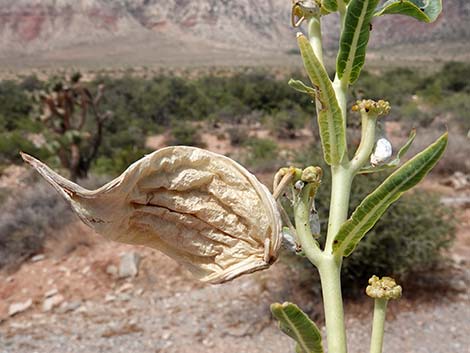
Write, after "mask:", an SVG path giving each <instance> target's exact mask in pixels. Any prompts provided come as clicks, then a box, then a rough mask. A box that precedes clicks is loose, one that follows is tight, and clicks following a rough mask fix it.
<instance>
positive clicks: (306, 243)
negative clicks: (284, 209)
mask: <svg viewBox="0 0 470 353" xmlns="http://www.w3.org/2000/svg"><path fill="white" fill-rule="evenodd" d="M310 187H311V186H310V185H307V186H306V187H304V189H303V190H302V192H301V193H300V195H299V200H297V201H296V203H295V205H294V217H295V229H296V232H297V236H298V238H299V239H298V240H299V241H300V244H301V246H302V250H303V252H304V253H305V255H306V256H307V258H308V259H309V260H310V262H311V263H312V264H314V265H315V266H318V265H319V261H320V259H321V257H322V255H323V254H322V252H321V250H320V247H319V245H318V243H317V242H316V241H315V239H314V238H313V235H312V231H311V229H310V212H311V210H310V202H309V193H310Z"/></svg>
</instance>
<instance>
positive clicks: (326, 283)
mask: <svg viewBox="0 0 470 353" xmlns="http://www.w3.org/2000/svg"><path fill="white" fill-rule="evenodd" d="M318 271H319V272H320V280H321V287H322V296H323V307H324V310H325V324H326V331H327V332H326V333H327V336H326V339H327V344H328V352H331V353H346V352H347V344H346V329H345V326H344V312H343V299H342V294H341V258H339V259H338V258H335V257H333V256H331V255H330V256H327V255H326V254H324V256H323V258H322V261H321V263H320V264H319V266H318Z"/></svg>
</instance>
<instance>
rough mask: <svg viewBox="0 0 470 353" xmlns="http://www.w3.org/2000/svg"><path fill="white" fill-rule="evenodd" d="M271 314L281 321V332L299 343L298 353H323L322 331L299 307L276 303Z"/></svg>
mask: <svg viewBox="0 0 470 353" xmlns="http://www.w3.org/2000/svg"><path fill="white" fill-rule="evenodd" d="M271 312H272V313H273V316H274V317H275V318H276V319H277V320H278V321H279V328H280V329H281V331H282V332H284V333H285V334H286V335H288V336H289V337H291V338H293V339H294V340H295V341H296V342H297V345H296V348H295V351H296V352H298V353H323V348H322V338H321V333H320V330H319V329H318V327H317V325H315V323H314V322H313V321H312V320H310V318H309V317H308V316H307V314H305V313H304V312H303V311H302V310H301V309H300V308H299V307H298V306H297V305H295V304H292V303H287V302H286V303H283V304H279V303H274V304H271Z"/></svg>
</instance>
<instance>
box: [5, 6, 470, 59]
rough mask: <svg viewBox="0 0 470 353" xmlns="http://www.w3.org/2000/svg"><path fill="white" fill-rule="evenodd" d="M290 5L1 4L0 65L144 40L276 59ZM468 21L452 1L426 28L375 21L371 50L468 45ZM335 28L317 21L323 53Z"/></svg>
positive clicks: (468, 9) (327, 20) (334, 20)
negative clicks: (430, 44)
mask: <svg viewBox="0 0 470 353" xmlns="http://www.w3.org/2000/svg"><path fill="white" fill-rule="evenodd" d="M446 5H447V6H446ZM290 6H291V1H290V0H266V1H263V2H261V1H252V0H237V1H230V0H192V1H191V0H167V1H161V0H75V1H74V0H0V58H3V59H12V58H17V57H24V56H28V55H29V56H32V57H31V58H30V59H31V60H33V59H34V57H35V56H37V57H41V55H43V54H44V55H46V56H51V55H52V57H54V55H55V54H54V53H61V52H63V51H64V50H69V49H71V48H73V49H76V50H80V49H81V48H83V50H88V51H89V50H90V49H89V48H90V47H99V46H100V45H101V46H102V47H103V48H105V47H106V48H107V47H110V48H113V47H116V48H117V47H118V45H117V44H119V43H121V42H123V43H127V44H126V45H127V46H128V48H129V50H130V51H131V52H132V48H131V47H132V43H133V42H135V43H139V42H144V41H147V42H148V44H149V46H153V47H155V48H158V47H159V41H161V43H165V45H162V48H164V47H165V46H166V45H169V46H171V43H175V45H182V46H183V47H186V48H187V47H190V46H193V47H194V48H193V52H194V53H197V51H198V50H197V48H198V47H200V48H201V50H208V48H222V49H223V50H228V51H233V52H236V51H242V52H243V51H248V52H253V53H256V52H259V53H263V54H265V55H266V54H269V55H277V54H276V53H278V54H281V53H285V52H287V51H289V50H292V48H294V47H295V41H294V40H293V33H294V32H295V31H294V29H292V28H290V26H289V20H290ZM469 14H470V3H468V2H466V1H463V0H453V1H449V2H448V3H447V4H446V3H444V11H443V14H442V15H441V17H440V18H439V19H438V20H437V21H436V22H435V23H433V24H423V23H420V22H418V21H416V20H414V19H412V18H408V17H405V16H396V15H395V16H383V17H380V18H376V19H375V20H374V23H373V31H372V35H371V41H370V45H371V47H373V48H380V47H381V46H384V45H385V46H390V45H394V44H397V45H399V44H402V43H423V42H446V41H452V40H458V41H459V40H462V41H464V42H466V41H467V42H468V40H467V39H466V38H468V37H469V36H470V28H468V27H469V26H468V25H467V23H468V20H469V19H470V15H469ZM338 27H339V20H338V17H337V16H335V15H328V16H326V17H324V26H323V28H324V29H323V31H324V34H325V39H324V46H325V48H326V50H327V51H328V50H333V49H335V48H336V47H337V45H338V44H337V43H338V39H339V38H338V33H337V31H335V30H333V29H336V28H338ZM151 42H153V43H151ZM138 50H140V49H139V48H138V47H136V51H138ZM96 54H98V53H96ZM137 54H138V53H135V55H137ZM87 55H89V56H93V53H89V54H87ZM159 55H165V52H164V51H162V50H160V51H159Z"/></svg>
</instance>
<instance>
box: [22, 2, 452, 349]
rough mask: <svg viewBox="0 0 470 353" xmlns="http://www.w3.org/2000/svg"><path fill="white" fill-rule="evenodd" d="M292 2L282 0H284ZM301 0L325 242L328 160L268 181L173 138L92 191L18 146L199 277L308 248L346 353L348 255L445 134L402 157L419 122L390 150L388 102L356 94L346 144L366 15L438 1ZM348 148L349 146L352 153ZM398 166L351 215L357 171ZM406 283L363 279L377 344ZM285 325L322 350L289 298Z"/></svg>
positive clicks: (423, 170) (114, 226)
mask: <svg viewBox="0 0 470 353" xmlns="http://www.w3.org/2000/svg"><path fill="white" fill-rule="evenodd" d="M286 1H287V0H286ZM379 2H380V1H379V0H349V1H348V0H294V1H293V2H292V17H291V20H292V25H293V26H294V27H296V28H300V27H302V26H303V25H305V26H306V28H307V31H306V33H307V34H303V33H301V32H299V33H298V34H297V43H298V46H299V49H300V54H301V56H302V60H303V63H304V66H305V70H306V72H307V75H308V77H309V79H310V83H309V84H306V83H304V82H301V81H299V80H295V79H291V80H290V81H289V85H290V86H291V87H292V88H293V89H295V90H297V91H300V92H302V93H304V94H307V95H308V96H310V97H311V99H312V101H314V102H315V105H316V117H317V120H318V127H319V133H320V137H321V145H322V148H323V157H324V160H325V162H326V163H327V164H328V165H329V167H330V168H331V176H332V189H331V199H330V213H329V218H328V228H327V233H326V241H325V243H324V245H320V243H319V241H318V238H319V237H320V230H319V227H318V218H317V217H318V216H317V214H316V210H315V205H314V198H315V193H316V191H317V190H318V188H319V187H321V179H322V169H321V168H320V167H317V166H307V167H305V168H295V167H286V168H281V169H280V170H279V171H278V172H277V173H276V175H275V176H274V185H273V192H272V193H271V192H270V191H269V190H268V189H267V188H266V187H265V186H264V185H262V184H261V183H260V182H259V181H258V180H257V179H256V177H255V176H253V175H252V174H251V173H250V172H248V171H247V170H246V169H245V168H244V167H243V166H241V165H239V164H238V163H237V162H235V161H233V160H231V159H230V158H228V157H225V156H222V155H219V154H216V153H212V152H209V151H205V150H203V149H199V148H195V147H184V146H176V147H167V148H164V149H161V150H158V151H155V152H153V153H151V154H149V155H147V156H145V157H143V158H142V159H140V160H139V161H137V162H135V163H134V164H132V165H131V166H130V167H129V168H128V169H127V170H126V171H125V172H124V173H123V174H122V175H121V176H119V177H118V178H116V179H114V180H112V181H110V182H109V183H108V184H106V185H104V186H102V187H101V188H99V189H97V190H87V189H84V188H82V187H81V186H79V185H77V184H75V183H73V182H71V181H69V180H67V179H65V178H63V177H62V176H60V175H59V174H57V173H56V172H54V171H53V170H51V169H50V168H49V167H47V166H46V165H45V164H44V163H42V162H40V161H38V160H37V159H35V158H33V157H31V156H29V155H26V154H22V157H23V159H24V160H25V161H26V162H27V163H29V164H30V165H31V166H32V167H33V168H35V169H36V170H37V171H38V172H39V173H40V174H41V175H42V176H43V177H44V178H45V179H46V180H47V181H48V182H49V183H50V184H52V186H53V187H54V188H55V189H57V191H58V192H59V193H60V194H61V195H62V196H63V197H64V198H65V199H66V200H67V201H68V202H69V203H70V204H71V206H72V208H73V210H74V211H75V212H76V213H77V214H78V216H79V217H80V219H81V220H82V221H83V222H85V223H86V224H87V225H89V226H90V227H92V228H93V229H95V230H96V231H97V232H98V233H101V234H102V235H104V236H105V237H107V238H109V239H112V240H115V241H119V242H124V243H130V244H140V245H146V246H149V247H152V248H155V249H158V250H160V251H162V252H164V253H165V254H167V255H168V256H170V257H172V258H173V259H175V260H176V261H178V262H179V263H181V264H182V265H183V266H185V267H186V268H187V269H188V270H190V271H191V272H192V273H193V274H194V275H195V276H196V277H197V278H198V279H199V280H201V281H204V282H207V283H213V284H219V283H224V282H227V281H230V280H233V279H234V278H236V277H238V276H240V275H243V274H247V273H251V272H254V271H258V270H262V269H266V268H268V267H269V266H270V265H271V264H272V263H274V262H275V261H276V259H277V258H278V255H279V251H280V247H281V244H282V243H284V244H286V246H287V247H289V248H291V249H292V250H293V251H295V252H296V253H297V254H299V255H302V256H305V257H307V258H308V259H309V260H310V262H311V263H312V264H313V265H314V266H315V267H316V268H317V270H318V272H319V274H320V280H321V287H322V296H323V305H324V316H325V325H326V338H327V347H328V352H330V353H346V352H347V342H346V330H345V324H344V313H343V299H342V294H341V281H340V273H341V264H342V261H343V258H344V257H347V256H349V255H350V254H351V253H352V252H353V251H354V249H355V248H356V246H357V245H358V243H359V242H360V241H361V239H362V238H363V237H364V236H365V234H366V233H367V232H368V231H369V230H370V229H371V228H372V227H373V226H374V225H375V223H376V222H377V221H378V220H379V219H380V217H381V216H382V215H383V214H384V213H385V211H386V210H387V208H388V207H389V206H390V205H391V204H392V203H394V202H395V201H397V200H398V199H399V198H400V197H401V195H402V194H403V193H404V192H405V191H407V190H409V189H411V188H412V187H413V186H415V185H416V184H417V183H418V182H420V181H421V180H422V179H423V178H424V177H425V176H426V175H427V173H428V172H429V171H430V170H431V169H432V168H433V166H434V165H435V164H436V163H437V162H438V161H439V159H440V158H441V156H442V154H443V153H444V150H445V148H446V145H447V134H444V135H442V136H441V137H440V138H439V139H437V140H436V141H435V142H434V143H433V144H432V145H430V146H429V147H428V148H426V149H425V150H423V151H422V152H420V153H418V154H417V155H416V156H414V157H413V158H411V159H409V160H408V161H407V162H406V163H404V164H402V165H401V159H402V157H403V155H404V154H405V153H406V152H407V150H408V149H409V147H410V145H411V143H412V141H413V139H414V138H415V131H411V133H410V137H409V139H408V141H407V142H406V143H405V144H404V146H403V147H401V148H400V149H399V151H398V153H397V154H396V156H395V157H392V148H391V145H390V143H389V142H388V141H387V140H386V139H384V138H378V136H377V135H378V134H376V130H377V122H378V120H379V119H381V118H382V117H383V116H385V115H387V114H388V113H389V111H390V104H389V103H388V102H387V101H385V100H379V101H373V100H369V99H365V100H361V101H358V102H356V103H355V104H354V105H352V109H351V110H352V114H357V115H359V116H360V118H361V124H362V133H361V142H360V144H359V146H358V147H357V150H356V151H355V152H354V154H352V153H351V154H350V153H349V152H348V143H347V136H346V122H347V118H348V115H349V114H348V113H349V112H348V109H347V107H348V102H347V96H348V90H349V87H350V86H351V85H353V84H354V83H355V82H356V80H357V79H358V77H359V75H360V73H361V69H362V67H363V65H364V61H365V57H366V49H367V43H368V41H369V36H370V33H371V22H372V20H373V19H374V18H377V21H379V20H380V17H381V16H385V15H406V16H411V17H413V18H415V19H417V20H419V21H423V22H433V21H435V20H436V18H437V17H438V15H439V14H440V12H441V10H442V4H441V0H389V1H386V2H385V3H383V4H381V5H380V4H379ZM335 12H338V13H339V17H340V24H341V26H340V27H341V28H340V31H341V33H340V43H339V50H338V54H337V60H336V74H335V76H334V79H333V80H331V79H330V78H329V76H328V74H327V71H326V69H325V65H324V61H323V53H322V33H321V27H322V26H321V22H322V18H323V17H324V16H327V15H329V14H331V13H335ZM349 155H353V157H352V158H349V157H348V156H349ZM386 170H388V171H391V170H394V171H393V173H392V174H390V176H388V177H387V178H386V179H385V180H384V181H383V182H382V184H381V185H379V186H378V187H377V188H376V189H375V190H374V191H373V192H372V193H370V194H369V195H368V196H367V197H366V198H365V199H364V200H363V201H362V202H361V203H360V204H359V206H357V208H356V209H355V211H354V212H353V213H352V214H351V215H348V206H349V198H350V193H351V188H352V185H353V180H354V177H355V176H356V175H358V174H364V173H377V172H381V171H386ZM401 292H402V288H401V287H400V286H399V285H397V284H396V283H395V280H394V279H392V278H390V277H382V278H379V277H377V276H373V277H372V278H371V279H370V280H369V286H368V287H367V289H366V293H367V295H368V296H370V297H371V298H373V299H374V302H375V306H374V314H373V324H372V334H371V345H370V352H371V353H380V352H382V345H383V344H382V343H383V336H384V323H385V316H386V315H385V314H386V308H387V303H388V301H389V300H390V299H397V298H399V297H400V296H401ZM271 311H272V314H273V316H274V317H275V318H276V319H277V320H278V321H279V327H280V329H281V330H282V331H283V332H284V333H285V334H287V335H289V336H290V337H292V338H293V339H294V340H295V342H296V348H295V350H296V352H299V353H321V352H323V342H322V335H321V333H320V330H319V329H318V327H317V326H316V325H315V324H314V323H313V321H311V320H310V318H309V317H308V316H307V315H306V314H305V313H304V312H302V310H301V309H300V308H299V307H298V306H296V305H295V304H293V303H288V302H286V303H283V304H280V303H274V304H272V305H271Z"/></svg>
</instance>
